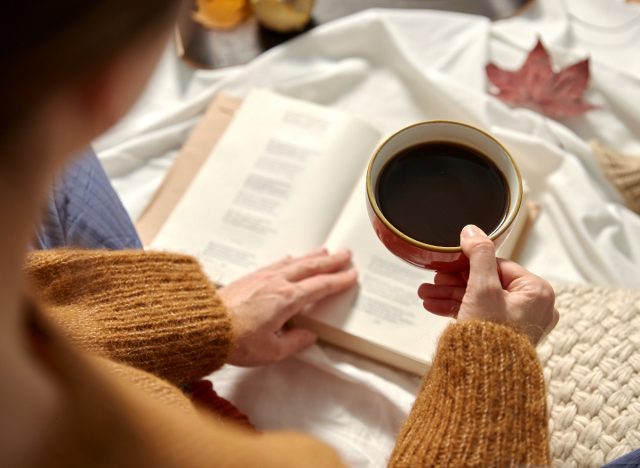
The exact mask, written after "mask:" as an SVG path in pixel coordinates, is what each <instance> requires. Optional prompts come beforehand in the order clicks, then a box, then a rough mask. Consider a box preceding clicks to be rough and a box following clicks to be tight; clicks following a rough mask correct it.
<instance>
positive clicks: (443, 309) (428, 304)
mask: <svg viewBox="0 0 640 468" xmlns="http://www.w3.org/2000/svg"><path fill="white" fill-rule="evenodd" d="M422 305H423V306H424V308H425V309H427V310H428V311H429V312H431V313H434V314H436V315H441V316H443V317H453V318H455V317H457V315H458V311H459V310H460V302H458V301H454V300H452V299H434V298H427V299H424V300H423V301H422Z"/></svg>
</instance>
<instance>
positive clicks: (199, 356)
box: [25, 250, 233, 385]
mask: <svg viewBox="0 0 640 468" xmlns="http://www.w3.org/2000/svg"><path fill="white" fill-rule="evenodd" d="M25 271H26V274H27V276H28V278H29V280H30V284H31V287H32V288H33V289H34V290H35V291H34V292H35V294H36V295H37V296H39V297H40V298H41V300H43V301H44V302H45V303H46V305H47V310H48V313H49V315H50V316H51V318H52V319H53V320H54V321H55V322H57V323H58V324H59V325H60V326H61V327H62V328H63V329H64V330H65V332H66V334H67V335H68V336H69V337H70V338H71V339H72V340H73V341H74V342H75V343H76V345H78V346H80V347H81V348H82V349H84V350H86V351H89V352H92V353H94V354H97V355H101V356H104V357H107V358H110V359H114V360H116V361H119V362H123V363H126V364H129V365H131V366H134V367H137V368H139V369H142V370H145V371H148V372H151V373H154V374H155V375H158V376H160V377H162V378H164V379H166V380H169V381H170V382H172V383H174V384H176V385H182V384H184V383H187V382H191V381H193V380H195V379H197V378H200V377H203V376H205V375H208V374H210V373H211V372H213V371H214V370H216V369H217V368H219V367H221V366H222V365H223V364H224V362H225V360H226V358H227V356H228V354H229V352H230V349H231V346H232V340H233V337H232V335H233V333H232V323H231V317H230V315H229V313H228V312H227V310H226V309H225V307H224V305H223V304H222V303H221V301H220V299H219V298H218V296H217V295H216V292H215V287H214V286H213V285H212V284H211V282H210V281H209V280H208V279H207V277H206V276H205V274H204V273H203V272H202V270H201V269H200V266H199V265H198V263H197V262H196V261H195V260H194V259H193V258H191V257H187V256H182V255H174V254H167V253H149V252H143V251H116V252H111V251H90V250H49V251H39V252H33V253H31V254H29V256H28V258H27V261H26V265H25Z"/></svg>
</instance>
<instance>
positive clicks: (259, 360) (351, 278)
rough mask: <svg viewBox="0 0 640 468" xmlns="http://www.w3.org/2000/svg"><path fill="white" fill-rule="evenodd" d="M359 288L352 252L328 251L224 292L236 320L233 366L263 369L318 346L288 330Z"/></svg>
mask: <svg viewBox="0 0 640 468" xmlns="http://www.w3.org/2000/svg"><path fill="white" fill-rule="evenodd" d="M356 282H357V274H356V271H355V270H354V269H353V268H352V267H351V252H349V251H348V250H341V251H338V252H336V253H334V254H329V253H328V252H327V250H326V249H320V250H316V251H313V252H311V253H309V254H307V255H305V256H304V257H298V258H292V257H287V258H284V259H283V260H280V261H279V262H276V263H274V264H272V265H269V266H267V267H265V268H263V269H261V270H258V271H256V272H255V273H252V274H250V275H247V276H245V277H243V278H240V279H239V280H237V281H234V282H233V283H231V284H229V285H228V286H225V287H223V288H221V289H219V290H218V294H219V295H220V297H221V298H222V301H223V302H224V304H225V305H226V306H227V307H228V308H229V309H230V310H231V313H232V315H233V317H234V331H235V336H236V343H235V344H236V346H235V349H234V351H233V352H232V354H231V356H230V358H229V364H233V365H236V366H247V367H250V366H260V365H264V364H269V363H272V362H276V361H280V360H282V359H285V358H287V357H289V356H291V355H293V354H295V353H297V352H299V351H301V350H302V349H304V348H306V347H308V346H310V345H312V344H313V343H314V342H315V341H316V335H315V334H314V333H312V332H311V331H309V330H303V329H299V328H293V329H284V328H283V326H284V325H285V323H287V321H288V320H289V319H290V318H292V317H293V316H294V315H296V314H298V313H299V312H301V311H302V310H303V309H304V308H305V307H306V306H308V305H310V304H313V303H315V302H317V301H319V300H321V299H324V298H325V297H328V296H332V295H334V294H337V293H339V292H342V291H344V290H346V289H349V288H350V287H352V286H353V285H355V284H356Z"/></svg>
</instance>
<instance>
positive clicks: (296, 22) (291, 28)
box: [251, 0, 314, 33]
mask: <svg viewBox="0 0 640 468" xmlns="http://www.w3.org/2000/svg"><path fill="white" fill-rule="evenodd" d="M313 4H314V0H251V5H252V6H253V11H254V13H255V15H256V17H257V18H258V21H259V22H260V24H262V25H263V26H264V27H265V28H268V29H271V30H273V31H277V32H281V33H288V32H295V31H301V30H303V29H304V27H305V26H306V25H307V23H309V20H310V19H311V11H312V10H313Z"/></svg>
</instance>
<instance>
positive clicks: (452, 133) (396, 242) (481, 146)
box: [366, 120, 522, 272]
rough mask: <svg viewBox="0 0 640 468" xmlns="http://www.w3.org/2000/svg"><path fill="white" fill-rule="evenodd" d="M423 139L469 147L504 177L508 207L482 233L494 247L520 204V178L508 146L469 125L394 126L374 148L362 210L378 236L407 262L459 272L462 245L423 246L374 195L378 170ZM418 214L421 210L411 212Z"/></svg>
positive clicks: (465, 265)
mask: <svg viewBox="0 0 640 468" xmlns="http://www.w3.org/2000/svg"><path fill="white" fill-rule="evenodd" d="M428 142H450V143H455V144H458V145H464V146H467V147H470V148H472V149H474V150H475V151H477V152H479V153H480V154H482V155H483V156H485V157H486V158H488V159H490V160H491V161H493V163H494V164H495V165H496V166H497V167H498V169H499V170H500V171H501V172H502V174H503V175H504V178H505V180H506V183H507V186H508V191H509V206H508V208H507V212H506V215H505V216H504V217H503V219H502V221H501V223H500V224H499V225H498V226H497V227H496V228H495V229H494V230H493V231H492V232H490V233H487V234H488V235H489V237H490V238H491V240H492V241H493V242H494V244H495V245H496V248H497V247H498V246H499V245H500V244H501V243H502V242H503V241H504V240H505V239H506V238H507V236H508V234H509V232H510V231H511V228H512V226H513V223H514V221H515V219H516V217H517V215H518V212H519V211H520V206H521V204H522V177H521V176H520V171H519V170H518V167H517V166H516V163H515V161H514V160H513V158H512V157H511V155H510V154H509V152H508V151H507V149H506V148H505V147H504V146H503V145H502V144H501V143H500V142H499V141H498V140H496V139H495V138H494V137H492V136H491V135H489V134H488V133H486V132H484V131H482V130H479V129H477V128H475V127H473V126H471V125H468V124H464V123H460V122H452V121H444V120H434V121H429V122H420V123H416V124H413V125H410V126H408V127H405V128H403V129H402V130H399V131H398V132H396V133H394V134H393V135H391V136H390V137H388V138H387V139H386V140H385V141H383V142H382V143H381V144H380V145H379V146H378V148H377V149H376V150H375V151H374V153H373V156H372V157H371V160H370V161H369V167H368V168H367V178H366V180H367V210H368V212H369V218H370V220H371V223H372V225H373V229H374V230H375V232H376V235H377V236H378V238H379V239H380V240H381V241H382V243H383V244H384V245H385V247H386V248H387V249H389V250H390V251H391V252H392V253H393V254H394V255H396V256H397V257H399V258H401V259H402V260H405V261H406V262H408V263H411V264H412V265H415V266H418V267H420V268H426V269H429V270H436V271H443V272H458V271H464V270H467V269H468V268H469V261H468V259H467V257H466V256H465V255H464V254H463V253H462V249H461V247H460V246H459V245H458V246H454V247H450V246H438V245H430V244H425V243H424V242H420V241H418V240H416V239H412V238H411V237H409V236H408V235H406V234H405V233H403V232H401V231H400V230H399V229H398V228H396V227H395V226H394V225H393V224H392V223H391V222H389V220H388V219H387V218H385V216H384V215H383V213H382V211H381V210H380V207H379V206H378V201H377V198H376V193H377V184H378V181H379V178H380V173H381V172H382V170H383V168H384V167H385V166H386V164H387V163H388V162H389V161H390V160H391V159H392V158H393V157H394V156H396V155H397V154H398V153H400V152H401V151H403V150H405V149H407V148H410V147H412V146H415V145H418V144H421V143H428ZM416 216H420V213H416Z"/></svg>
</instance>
